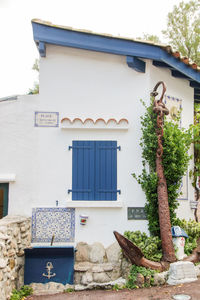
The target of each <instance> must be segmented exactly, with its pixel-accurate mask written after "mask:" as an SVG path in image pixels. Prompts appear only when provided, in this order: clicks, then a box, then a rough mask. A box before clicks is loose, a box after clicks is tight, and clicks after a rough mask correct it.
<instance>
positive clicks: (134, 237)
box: [124, 231, 162, 261]
mask: <svg viewBox="0 0 200 300" xmlns="http://www.w3.org/2000/svg"><path fill="white" fill-rule="evenodd" d="M124 236H125V237H126V238H127V239H129V240H130V241H131V242H133V243H134V244H135V245H136V246H138V247H139V248H140V249H141V251H142V252H143V254H144V256H145V257H146V258H148V259H150V260H153V261H160V260H161V257H162V247H161V240H160V238H159V237H157V236H154V237H148V236H147V235H146V233H144V232H140V231H125V232H124Z"/></svg>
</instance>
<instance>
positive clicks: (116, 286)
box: [112, 283, 126, 291]
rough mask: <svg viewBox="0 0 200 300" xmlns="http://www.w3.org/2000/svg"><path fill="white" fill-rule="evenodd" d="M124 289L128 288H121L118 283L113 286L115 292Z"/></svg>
mask: <svg viewBox="0 0 200 300" xmlns="http://www.w3.org/2000/svg"><path fill="white" fill-rule="evenodd" d="M124 288H126V286H123V287H121V286H119V285H118V284H117V283H115V284H114V285H113V287H112V290H113V291H119V290H123V289H124Z"/></svg>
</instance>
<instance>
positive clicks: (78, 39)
mask: <svg viewBox="0 0 200 300" xmlns="http://www.w3.org/2000/svg"><path fill="white" fill-rule="evenodd" d="M32 25H33V36H34V40H35V42H36V43H37V44H38V43H39V42H44V43H48V44H53V45H60V46H67V47H74V48H79V49H85V50H93V51H98V52H106V53H112V54H118V55H124V56H127V55H129V56H136V57H141V58H149V59H157V60H159V57H160V56H161V52H162V49H160V48H159V47H157V46H154V45H148V44H143V43H140V42H134V41H130V40H125V39H120V38H114V37H108V36H101V35H96V34H90V33H85V32H78V31H72V30H68V29H62V28H57V27H51V26H48V25H43V24H38V23H34V22H32ZM155 48H156V49H155Z"/></svg>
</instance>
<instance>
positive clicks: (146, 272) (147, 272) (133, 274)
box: [126, 265, 157, 289]
mask: <svg viewBox="0 0 200 300" xmlns="http://www.w3.org/2000/svg"><path fill="white" fill-rule="evenodd" d="M156 272H157V271H155V270H151V269H147V268H145V267H138V266H136V265H132V266H131V269H130V274H129V277H128V281H127V283H126V287H127V288H128V289H137V288H139V286H138V285H137V274H138V273H140V274H142V275H143V276H144V277H145V278H150V280H149V281H146V282H145V283H144V284H143V286H142V287H149V286H151V285H152V284H153V282H154V278H153V275H154V274H155V273H156Z"/></svg>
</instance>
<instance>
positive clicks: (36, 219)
mask: <svg viewBox="0 0 200 300" xmlns="http://www.w3.org/2000/svg"><path fill="white" fill-rule="evenodd" d="M53 235H54V243H67V242H74V236H75V209H74V208H58V207H57V208H46V207H45V208H33V210H32V243H51V240H52V236H53Z"/></svg>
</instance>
